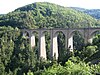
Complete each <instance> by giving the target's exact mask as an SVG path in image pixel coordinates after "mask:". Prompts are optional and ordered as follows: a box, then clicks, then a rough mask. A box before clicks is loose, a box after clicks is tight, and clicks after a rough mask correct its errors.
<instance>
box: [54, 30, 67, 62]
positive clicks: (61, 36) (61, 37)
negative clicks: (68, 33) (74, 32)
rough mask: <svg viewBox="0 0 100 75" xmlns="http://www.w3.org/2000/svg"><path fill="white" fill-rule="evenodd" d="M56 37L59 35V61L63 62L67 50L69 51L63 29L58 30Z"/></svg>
mask: <svg viewBox="0 0 100 75" xmlns="http://www.w3.org/2000/svg"><path fill="white" fill-rule="evenodd" d="M54 37H57V44H58V62H62V61H63V59H64V57H65V56H66V51H67V49H66V48H65V45H66V43H65V42H66V41H65V40H66V38H65V33H64V32H63V31H56V32H55V34H54Z"/></svg>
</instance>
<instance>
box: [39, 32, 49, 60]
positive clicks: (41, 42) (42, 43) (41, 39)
mask: <svg viewBox="0 0 100 75" xmlns="http://www.w3.org/2000/svg"><path fill="white" fill-rule="evenodd" d="M45 43H46V42H45V35H44V34H43V33H42V32H41V31H40V32H39V57H40V58H43V59H45V60H46V59H47V57H46V44H45Z"/></svg>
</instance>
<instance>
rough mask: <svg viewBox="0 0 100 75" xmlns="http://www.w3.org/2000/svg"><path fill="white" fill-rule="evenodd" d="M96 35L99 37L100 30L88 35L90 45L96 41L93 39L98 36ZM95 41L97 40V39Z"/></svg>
mask: <svg viewBox="0 0 100 75" xmlns="http://www.w3.org/2000/svg"><path fill="white" fill-rule="evenodd" d="M98 35H100V30H94V31H92V32H91V33H90V37H89V42H90V43H91V44H93V43H94V42H95V39H96V38H95V37H96V36H98ZM94 38H95V39H94ZM97 39H99V38H97ZM98 42H100V41H99V40H98Z"/></svg>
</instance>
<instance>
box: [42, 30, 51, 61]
mask: <svg viewBox="0 0 100 75" xmlns="http://www.w3.org/2000/svg"><path fill="white" fill-rule="evenodd" d="M41 34H42V36H44V37H45V49H46V58H47V59H50V49H51V48H50V46H51V38H50V31H49V30H43V31H42V33H41Z"/></svg>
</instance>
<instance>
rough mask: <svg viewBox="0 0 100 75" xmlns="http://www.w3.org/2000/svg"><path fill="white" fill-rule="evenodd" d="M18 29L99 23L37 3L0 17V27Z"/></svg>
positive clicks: (75, 12)
mask: <svg viewBox="0 0 100 75" xmlns="http://www.w3.org/2000/svg"><path fill="white" fill-rule="evenodd" d="M9 25H10V26H12V27H19V28H31V29H32V28H78V27H94V26H98V25H99V22H97V20H96V19H94V18H93V17H91V16H89V15H87V14H84V13H82V12H78V11H76V10H74V9H71V8H66V7H62V6H59V5H56V4H52V3H47V2H38V3H33V4H30V5H26V6H24V7H21V8H18V9H16V10H15V11H13V12H11V13H8V14H6V15H3V16H1V17H0V26H9Z"/></svg>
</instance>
